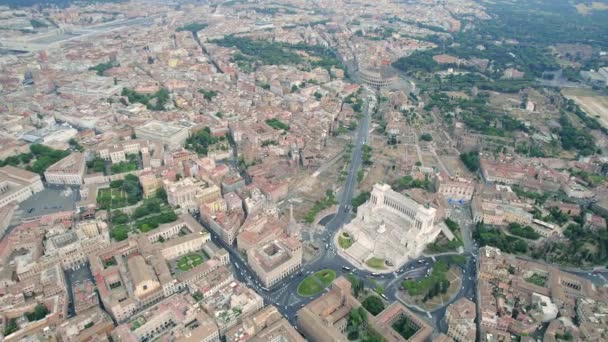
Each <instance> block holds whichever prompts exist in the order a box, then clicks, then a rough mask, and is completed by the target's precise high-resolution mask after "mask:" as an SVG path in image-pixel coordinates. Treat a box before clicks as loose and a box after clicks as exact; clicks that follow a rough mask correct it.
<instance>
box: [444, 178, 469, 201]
mask: <svg viewBox="0 0 608 342" xmlns="http://www.w3.org/2000/svg"><path fill="white" fill-rule="evenodd" d="M435 185H436V187H437V192H438V193H440V194H442V195H443V197H445V198H446V199H448V200H454V201H470V200H471V198H472V197H473V193H474V192H475V183H473V181H472V180H470V179H464V178H457V177H449V176H448V175H445V174H437V177H436V178H435Z"/></svg>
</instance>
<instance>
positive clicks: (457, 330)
mask: <svg viewBox="0 0 608 342" xmlns="http://www.w3.org/2000/svg"><path fill="white" fill-rule="evenodd" d="M475 310H476V308H475V303H473V302H472V301H470V300H468V299H466V298H460V299H459V300H457V301H456V302H454V303H453V304H451V305H450V306H448V309H447V311H446V313H445V320H446V322H447V324H448V336H449V337H451V338H452V339H453V340H454V341H456V342H468V341H474V340H475V338H476V334H477V325H476V323H475V318H477V313H476V311H475Z"/></svg>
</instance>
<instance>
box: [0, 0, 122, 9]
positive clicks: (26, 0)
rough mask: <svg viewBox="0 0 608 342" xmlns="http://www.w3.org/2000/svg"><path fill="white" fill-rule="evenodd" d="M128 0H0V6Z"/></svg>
mask: <svg viewBox="0 0 608 342" xmlns="http://www.w3.org/2000/svg"><path fill="white" fill-rule="evenodd" d="M125 1H128V0H0V6H9V7H13V8H16V7H30V6H36V5H38V6H42V7H67V6H70V5H72V4H91V3H96V2H125Z"/></svg>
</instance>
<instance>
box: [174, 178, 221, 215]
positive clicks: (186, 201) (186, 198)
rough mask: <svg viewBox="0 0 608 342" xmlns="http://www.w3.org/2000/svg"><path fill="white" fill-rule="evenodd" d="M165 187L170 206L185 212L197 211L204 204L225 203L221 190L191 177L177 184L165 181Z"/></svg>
mask: <svg viewBox="0 0 608 342" xmlns="http://www.w3.org/2000/svg"><path fill="white" fill-rule="evenodd" d="M163 187H164V189H165V191H166V192H167V201H168V202H169V204H170V205H171V206H174V207H179V208H181V209H183V210H188V211H191V210H197V209H199V207H200V206H201V205H202V204H205V203H213V202H214V201H223V198H222V194H221V190H220V188H219V187H218V186H217V185H215V184H209V183H207V182H203V181H200V180H197V179H194V178H191V177H188V178H184V179H182V180H179V181H177V182H171V181H169V180H164V181H163ZM223 207H225V204H224V205H223Z"/></svg>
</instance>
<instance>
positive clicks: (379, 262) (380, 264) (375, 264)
mask: <svg viewBox="0 0 608 342" xmlns="http://www.w3.org/2000/svg"><path fill="white" fill-rule="evenodd" d="M365 264H366V265H367V266H369V267H371V268H376V269H383V268H385V267H384V259H380V258H371V259H369V260H367V261H366V262H365Z"/></svg>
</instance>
